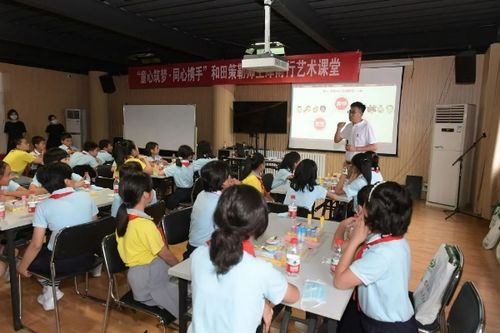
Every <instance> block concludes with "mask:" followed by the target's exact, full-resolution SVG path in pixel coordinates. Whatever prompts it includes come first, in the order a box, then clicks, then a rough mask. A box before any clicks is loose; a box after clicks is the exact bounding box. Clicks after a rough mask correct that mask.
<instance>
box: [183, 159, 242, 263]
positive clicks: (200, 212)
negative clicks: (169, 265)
mask: <svg viewBox="0 0 500 333" xmlns="http://www.w3.org/2000/svg"><path fill="white" fill-rule="evenodd" d="M200 178H201V181H202V182H203V191H201V192H200V193H199V194H198V196H197V197H196V200H195V202H194V204H193V210H192V212H191V224H190V227H189V241H188V244H187V249H186V252H185V253H184V259H186V258H187V257H189V256H190V255H191V253H192V252H193V251H194V250H195V249H196V248H197V247H199V246H202V245H205V243H206V242H207V241H208V240H209V239H210V237H211V236H212V233H213V232H214V230H215V223H214V211H215V207H216V206H217V202H219V198H220V195H221V194H222V191H223V190H224V189H226V188H228V187H229V186H231V185H235V184H239V181H238V180H237V179H234V178H231V175H230V174H229V166H228V165H227V164H226V163H225V162H223V161H218V160H215V161H211V162H208V163H207V164H205V166H204V167H203V168H201V171H200Z"/></svg>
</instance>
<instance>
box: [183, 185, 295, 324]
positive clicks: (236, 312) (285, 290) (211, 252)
mask: <svg viewBox="0 0 500 333" xmlns="http://www.w3.org/2000/svg"><path fill="white" fill-rule="evenodd" d="M214 221H215V224H216V225H217V227H218V229H217V230H215V231H214V233H213V234H212V239H211V241H210V244H209V245H205V246H200V247H199V248H197V249H196V250H195V251H194V252H193V254H192V255H191V259H192V261H191V277H192V290H193V321H192V323H191V326H190V327H189V330H188V332H191V333H202V332H207V333H208V332H210V333H212V332H241V333H254V332H255V330H256V328H257V327H258V326H259V325H260V323H261V319H262V318H263V319H264V323H265V326H266V327H265V331H267V329H268V328H269V325H270V321H271V318H272V307H273V306H274V304H279V303H281V302H285V303H294V302H296V301H297V300H298V299H299V290H298V289H297V287H295V286H294V285H292V284H289V283H288V282H287V281H286V279H285V277H284V276H283V275H282V274H281V273H280V272H279V271H278V270H276V269H275V268H273V266H272V265H271V264H270V263H268V262H265V261H263V260H260V259H257V258H255V253H254V249H253V244H252V242H251V240H252V239H255V238H258V237H259V236H261V235H262V234H263V233H264V231H265V230H266V228H267V225H268V210H267V205H266V203H265V201H264V199H263V197H262V195H260V194H259V192H258V191H257V190H255V188H253V187H251V186H248V185H235V186H231V187H230V188H228V189H227V190H225V191H224V192H222V195H221V197H220V199H219V202H218V203H217V207H216V209H215V213H214Z"/></svg>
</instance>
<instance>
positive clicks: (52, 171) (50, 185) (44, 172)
mask: <svg viewBox="0 0 500 333" xmlns="http://www.w3.org/2000/svg"><path fill="white" fill-rule="evenodd" d="M72 173H73V170H71V168H70V166H69V165H67V164H66V163H62V162H54V163H49V164H45V165H42V166H41V167H40V168H39V169H38V170H37V172H36V178H37V179H38V181H39V182H40V184H42V186H43V187H44V188H45V189H46V190H47V191H49V193H52V192H54V191H57V190H60V189H62V188H65V187H66V183H65V182H64V180H65V179H71V174H72Z"/></svg>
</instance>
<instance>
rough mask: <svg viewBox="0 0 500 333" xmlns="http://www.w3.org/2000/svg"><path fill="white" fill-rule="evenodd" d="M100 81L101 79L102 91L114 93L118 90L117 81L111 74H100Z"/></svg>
mask: <svg viewBox="0 0 500 333" xmlns="http://www.w3.org/2000/svg"><path fill="white" fill-rule="evenodd" d="M99 81H101V87H102V91H103V92H105V93H106V94H112V93H114V92H115V91H116V87H115V82H114V81H113V77H112V76H111V75H108V74H106V75H101V76H99Z"/></svg>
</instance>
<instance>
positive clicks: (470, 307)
mask: <svg viewBox="0 0 500 333" xmlns="http://www.w3.org/2000/svg"><path fill="white" fill-rule="evenodd" d="M447 325H448V333H481V332H484V325H485V318H484V304H483V300H482V299H481V296H480V295H479V292H478V291H477V289H476V286H474V283H472V282H471V281H467V282H465V283H464V284H463V286H462V289H460V292H459V293H458V296H457V298H456V299H455V302H453V305H452V306H451V309H450V313H449V315H448V320H447Z"/></svg>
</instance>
